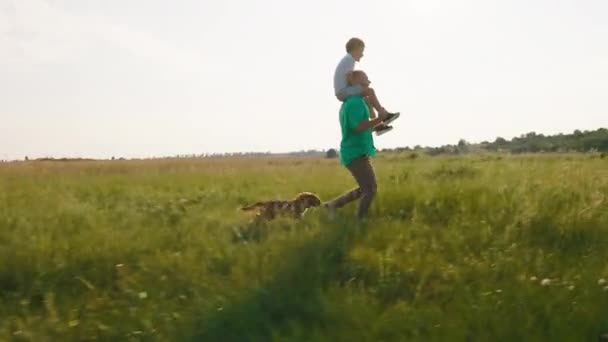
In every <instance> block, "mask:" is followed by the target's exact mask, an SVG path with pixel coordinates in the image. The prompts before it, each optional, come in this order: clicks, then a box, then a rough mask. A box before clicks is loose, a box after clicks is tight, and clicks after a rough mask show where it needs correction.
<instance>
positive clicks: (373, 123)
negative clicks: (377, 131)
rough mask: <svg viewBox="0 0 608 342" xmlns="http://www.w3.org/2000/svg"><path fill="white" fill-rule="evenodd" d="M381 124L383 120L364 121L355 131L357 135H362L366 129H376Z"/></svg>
mask: <svg viewBox="0 0 608 342" xmlns="http://www.w3.org/2000/svg"><path fill="white" fill-rule="evenodd" d="M381 123H382V118H375V119H373V120H362V121H361V122H360V123H359V124H358V125H357V127H355V128H354V129H353V130H354V131H355V133H360V132H362V131H364V130H366V129H370V128H374V127H376V126H377V125H379V124H381Z"/></svg>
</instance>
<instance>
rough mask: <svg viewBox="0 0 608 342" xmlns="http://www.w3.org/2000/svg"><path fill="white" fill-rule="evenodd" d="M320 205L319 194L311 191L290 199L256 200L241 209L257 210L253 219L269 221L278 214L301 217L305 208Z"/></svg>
mask: <svg viewBox="0 0 608 342" xmlns="http://www.w3.org/2000/svg"><path fill="white" fill-rule="evenodd" d="M319 205H321V200H320V199H319V196H317V195H316V194H314V193H312V192H302V193H300V194H298V196H296V198H294V199H293V200H291V201H264V202H257V203H254V204H251V205H248V206H246V207H242V208H241V210H243V211H257V213H256V216H255V221H256V222H260V221H270V220H272V219H274V218H276V217H277V216H279V215H289V216H292V217H294V218H298V219H299V218H301V217H302V216H303V215H304V213H305V212H306V210H308V208H311V207H318V206H319Z"/></svg>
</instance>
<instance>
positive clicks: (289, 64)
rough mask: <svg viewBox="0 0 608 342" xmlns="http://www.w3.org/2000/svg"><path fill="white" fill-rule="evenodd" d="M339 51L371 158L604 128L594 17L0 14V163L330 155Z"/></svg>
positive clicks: (104, 0) (604, 11)
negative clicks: (363, 80) (376, 117)
mask: <svg viewBox="0 0 608 342" xmlns="http://www.w3.org/2000/svg"><path fill="white" fill-rule="evenodd" d="M352 36H357V37H360V38H362V39H364V40H365V42H366V44H367V49H366V51H365V57H364V58H363V60H362V61H361V63H359V64H358V65H357V68H358V69H363V70H365V71H367V73H368V75H369V77H370V79H371V81H372V86H374V87H375V88H376V90H377V93H378V94H379V96H380V100H381V101H382V102H383V104H384V105H385V107H387V108H388V109H389V110H392V111H400V112H401V113H402V117H401V118H400V119H398V120H397V121H395V122H394V127H395V129H394V130H393V131H392V132H390V133H388V134H386V135H383V136H381V137H378V138H376V145H377V147H379V148H386V147H397V146H414V145H417V144H420V145H430V146H437V145H442V144H448V143H451V144H455V143H457V141H458V139H460V138H464V139H466V140H468V141H472V142H478V141H482V140H494V138H496V137H497V136H502V137H505V138H511V137H513V136H517V135H519V134H521V133H526V132H529V131H536V132H537V133H544V134H554V133H559V132H564V133H570V132H572V131H573V130H574V129H583V130H584V129H596V128H599V127H608V92H607V90H608V1H605V0H576V1H575V0H570V1H560V0H509V1H505V0H502V1H499V0H460V1H458V0H451V1H448V0H394V1H388V0H382V1H380V0H379V1H369V0H365V1H364V0H349V1H337V0H336V1H334V0H309V1H288V0H257V1H252V0H202V1H201V0H196V1H195V0H181V1H168V0H165V1H160V0H145V1H144V0H0V159H13V158H18V159H21V158H23V157H24V156H25V155H28V156H30V158H35V157H44V156H54V157H65V156H71V157H97V158H108V157H110V156H116V157H119V156H121V157H150V156H167V155H175V154H189V153H196V154H199V153H212V152H235V151H273V152H283V151H294V150H301V149H327V148H332V147H338V145H339V140H340V130H339V123H338V110H339V102H338V101H337V100H336V99H335V98H334V96H333V84H332V81H333V71H334V68H335V66H336V64H337V63H338V61H339V59H340V58H341V57H342V56H343V55H344V54H345V51H344V44H345V42H346V41H347V39H348V38H350V37H352Z"/></svg>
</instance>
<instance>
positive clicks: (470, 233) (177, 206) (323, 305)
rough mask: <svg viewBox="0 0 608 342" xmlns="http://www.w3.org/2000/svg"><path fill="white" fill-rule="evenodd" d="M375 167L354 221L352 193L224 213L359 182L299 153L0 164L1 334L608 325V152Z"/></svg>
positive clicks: (463, 335) (547, 332) (567, 337)
mask: <svg viewBox="0 0 608 342" xmlns="http://www.w3.org/2000/svg"><path fill="white" fill-rule="evenodd" d="M373 162H374V166H375V168H376V173H377V177H378V186H379V190H378V196H377V198H376V200H375V202H374V204H373V206H372V209H371V212H370V218H369V220H368V221H367V222H365V223H361V224H360V223H357V222H356V221H355V220H353V216H354V213H355V209H356V206H355V205H350V206H348V207H345V208H343V209H342V211H340V212H339V217H338V218H337V219H336V220H334V221H328V220H327V218H326V215H324V214H325V213H324V212H323V211H322V210H321V209H315V210H312V211H310V212H309V213H308V214H307V215H306V217H305V219H304V220H303V221H301V222H293V221H291V220H289V219H280V220H277V221H275V222H273V223H271V224H267V225H262V226H259V227H252V226H249V225H248V224H247V221H248V217H247V216H246V215H244V213H242V212H239V211H237V210H236V208H237V207H239V206H240V205H243V204H245V203H248V202H252V201H257V200H262V199H273V198H285V199H287V198H290V197H292V196H293V195H295V194H296V193H297V192H300V191H313V192H316V193H318V194H319V195H320V196H321V198H322V199H323V200H327V199H331V198H332V197H334V196H337V195H339V194H340V193H342V192H343V191H345V190H348V189H350V188H351V187H352V186H354V181H353V180H352V179H351V177H350V175H349V174H348V172H347V171H346V169H344V168H342V167H341V166H340V165H339V164H338V162H337V160H327V159H312V158H302V159H289V158H270V157H269V158H265V159H196V160H156V161H113V162H73V163H70V162H27V163H5V164H0V341H88V340H97V341H222V342H227V341H557V340H559V341H596V340H598V337H600V336H601V335H602V334H605V333H608V244H607V242H608V159H606V158H600V156H598V155H589V154H586V155H535V156H534V155H522V156H510V155H477V156H462V157H433V158H431V157H417V156H416V155H411V154H381V155H380V156H378V158H375V159H374V160H373ZM235 231H240V232H246V233H247V234H245V238H241V239H238V238H235V233H234V232H235ZM604 279H606V280H604Z"/></svg>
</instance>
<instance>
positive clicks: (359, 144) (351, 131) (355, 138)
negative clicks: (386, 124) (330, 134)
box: [323, 70, 382, 219]
mask: <svg viewBox="0 0 608 342" xmlns="http://www.w3.org/2000/svg"><path fill="white" fill-rule="evenodd" d="M351 83H352V84H353V85H359V86H362V87H363V88H365V87H368V86H369V80H368V78H367V75H366V74H365V73H364V72H363V71H361V70H356V71H353V75H352V76H351ZM381 123H382V118H374V119H371V120H370V111H369V107H368V106H367V104H366V101H365V99H364V98H363V96H362V95H355V96H349V97H348V99H346V100H345V101H344V102H343V103H342V106H341V107H340V127H341V131H342V140H341V141H340V163H341V164H342V165H344V166H345V167H346V168H347V169H348V170H349V171H350V173H351V174H352V176H353V178H355V181H356V182H357V184H358V186H357V187H356V188H354V189H352V190H350V191H347V192H345V193H344V194H342V195H341V196H338V197H337V198H335V199H333V200H331V201H329V202H326V203H324V204H323V207H325V208H326V209H327V210H328V213H329V217H330V218H333V217H334V215H335V212H336V210H337V209H339V208H341V207H343V206H345V205H346V204H348V203H350V202H352V201H356V200H360V201H359V209H358V211H357V217H358V218H360V219H362V218H365V217H366V216H367V212H368V210H369V207H370V205H371V203H372V200H373V199H374V197H375V195H376V191H377V185H376V175H375V173H374V168H373V167H372V164H371V162H370V158H371V157H373V156H374V155H375V154H376V148H375V146H374V138H373V136H372V132H371V129H372V128H373V127H376V126H377V125H379V124H381Z"/></svg>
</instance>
